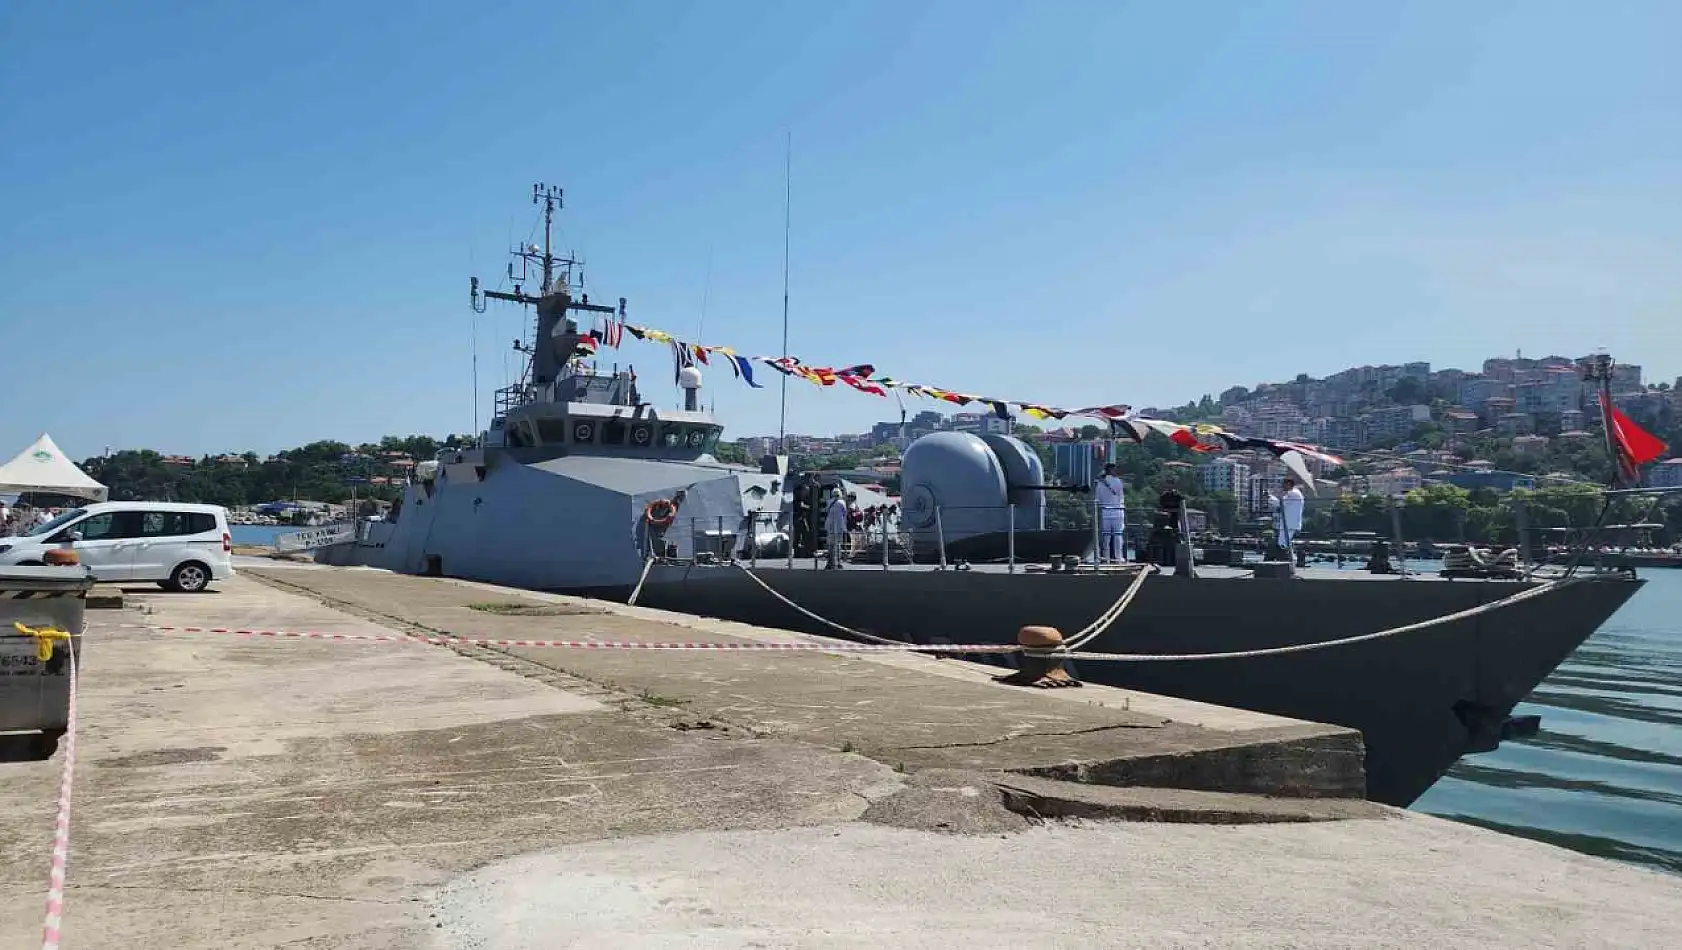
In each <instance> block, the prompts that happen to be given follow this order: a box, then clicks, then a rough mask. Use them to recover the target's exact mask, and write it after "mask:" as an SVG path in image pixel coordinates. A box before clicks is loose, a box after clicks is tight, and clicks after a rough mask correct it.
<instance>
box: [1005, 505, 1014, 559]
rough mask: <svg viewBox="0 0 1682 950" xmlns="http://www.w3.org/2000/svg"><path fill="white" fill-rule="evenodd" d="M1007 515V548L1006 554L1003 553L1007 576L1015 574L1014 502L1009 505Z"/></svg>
mask: <svg viewBox="0 0 1682 950" xmlns="http://www.w3.org/2000/svg"><path fill="white" fill-rule="evenodd" d="M1009 515H1010V531H1009V533H1008V534H1007V535H1006V536H1005V541H1006V544H1007V548H1006V552H1005V554H1006V563H1007V566H1006V568H1005V572H1006V573H1007V574H1015V573H1016V502H1014V501H1013V502H1011V503H1010V511H1009Z"/></svg>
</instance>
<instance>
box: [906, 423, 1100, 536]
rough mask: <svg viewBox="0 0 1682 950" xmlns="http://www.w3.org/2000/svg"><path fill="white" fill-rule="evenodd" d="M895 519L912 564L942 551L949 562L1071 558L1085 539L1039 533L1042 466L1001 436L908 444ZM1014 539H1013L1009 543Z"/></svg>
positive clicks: (954, 436) (948, 435)
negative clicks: (906, 535) (907, 540)
mask: <svg viewBox="0 0 1682 950" xmlns="http://www.w3.org/2000/svg"><path fill="white" fill-rule="evenodd" d="M900 482H901V486H902V488H901V501H900V507H901V511H902V519H903V522H904V525H905V528H906V530H907V531H909V532H910V534H911V538H912V543H913V545H914V546H915V551H916V557H917V559H918V560H919V561H932V560H935V559H936V557H938V552H939V551H940V549H941V547H942V546H944V548H945V552H946V555H947V557H948V558H949V559H952V560H969V561H994V560H1003V559H1004V558H1005V557H1007V556H1008V554H1009V551H1010V548H1011V545H1012V544H1013V543H1014V545H1015V550H1016V554H1017V557H1019V558H1023V559H1029V558H1032V559H1039V558H1043V557H1047V556H1050V555H1051V554H1065V553H1067V554H1078V553H1080V551H1081V550H1082V549H1083V548H1084V546H1085V545H1086V543H1087V542H1089V541H1090V536H1089V534H1088V533H1085V532H1079V531H1073V532H1071V531H1047V530H1046V528H1045V512H1046V501H1045V489H1046V485H1045V468H1044V466H1042V465H1041V464H1040V458H1039V456H1038V455H1037V454H1035V452H1034V450H1033V449H1031V448H1029V447H1028V445H1027V444H1026V443H1024V442H1023V441H1022V440H1020V439H1017V438H1015V437H1013V436H1008V435H997V434H987V435H974V434H971V433H968V432H935V433H932V434H930V435H926V436H923V437H922V438H920V439H918V440H917V441H915V442H913V443H911V445H910V447H909V448H907V449H906V450H905V457H904V459H903V461H902V462H901V467H900ZM1012 533H1014V535H1015V537H1014V539H1013V538H1012V537H1011V535H1012Z"/></svg>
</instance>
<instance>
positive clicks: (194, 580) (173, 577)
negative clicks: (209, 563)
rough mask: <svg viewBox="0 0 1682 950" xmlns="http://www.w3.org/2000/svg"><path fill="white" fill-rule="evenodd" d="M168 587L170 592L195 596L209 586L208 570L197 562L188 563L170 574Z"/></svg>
mask: <svg viewBox="0 0 1682 950" xmlns="http://www.w3.org/2000/svg"><path fill="white" fill-rule="evenodd" d="M169 586H170V589H171V590H178V591H180V592H181V593H183V594H196V593H198V592H199V591H202V590H204V589H205V588H206V587H209V586H210V568H208V567H205V566H204V565H203V564H200V563H199V562H197V561H188V562H187V563H185V564H182V565H180V566H179V567H177V568H176V569H175V570H174V571H173V572H171V573H170V575H169Z"/></svg>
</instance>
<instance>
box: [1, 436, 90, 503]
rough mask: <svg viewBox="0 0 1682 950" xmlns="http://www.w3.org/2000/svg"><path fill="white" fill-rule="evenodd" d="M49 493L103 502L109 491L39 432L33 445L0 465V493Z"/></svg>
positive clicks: (50, 438)
mask: <svg viewBox="0 0 1682 950" xmlns="http://www.w3.org/2000/svg"><path fill="white" fill-rule="evenodd" d="M30 491H38V492H51V493H53V494H55V495H69V496H71V497H73V498H86V499H87V500H89V501H104V500H105V499H106V496H107V495H108V494H109V492H108V491H107V489H106V488H105V486H104V485H101V484H100V483H98V482H96V481H94V480H93V479H91V478H89V477H88V474H87V473H86V472H84V471H82V470H81V469H79V468H77V467H76V463H75V462H72V461H70V460H69V459H68V458H66V457H65V456H64V452H62V451H60V449H59V447H58V446H57V445H55V444H54V443H53V438H52V436H50V435H47V434H46V433H42V434H41V437H40V438H39V439H36V440H35V444H34V445H31V446H30V447H29V448H27V449H24V450H23V451H22V452H19V453H18V454H17V456H16V457H14V458H13V459H12V460H11V461H10V462H7V463H6V464H5V465H0V495H15V494H19V493H21V492H30Z"/></svg>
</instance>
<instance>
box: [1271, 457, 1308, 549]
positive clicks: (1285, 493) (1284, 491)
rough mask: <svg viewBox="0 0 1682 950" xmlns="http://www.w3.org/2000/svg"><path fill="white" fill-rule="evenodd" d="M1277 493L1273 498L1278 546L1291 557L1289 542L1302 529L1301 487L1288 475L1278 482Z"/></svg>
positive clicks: (1292, 540)
mask: <svg viewBox="0 0 1682 950" xmlns="http://www.w3.org/2000/svg"><path fill="white" fill-rule="evenodd" d="M1279 489H1280V491H1279V494H1278V495H1277V496H1275V497H1274V498H1273V507H1274V511H1275V514H1274V518H1275V519H1276V522H1275V523H1276V525H1277V527H1278V529H1279V537H1278V539H1277V540H1278V542H1279V547H1280V549H1282V550H1283V551H1284V552H1285V557H1286V559H1287V560H1290V559H1291V557H1292V553H1293V552H1292V550H1291V543H1292V542H1294V541H1295V540H1296V537H1297V532H1299V531H1301V530H1302V509H1303V497H1302V489H1300V488H1298V487H1297V481H1296V479H1294V478H1291V477H1290V476H1289V475H1287V476H1285V478H1284V480H1283V481H1282V482H1280V485H1279Z"/></svg>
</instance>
